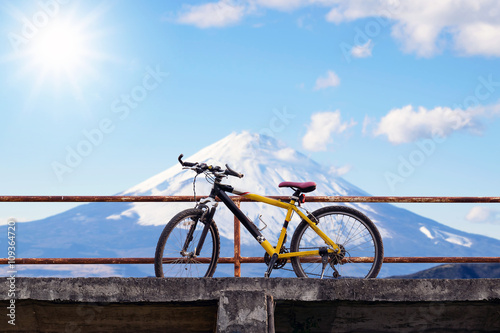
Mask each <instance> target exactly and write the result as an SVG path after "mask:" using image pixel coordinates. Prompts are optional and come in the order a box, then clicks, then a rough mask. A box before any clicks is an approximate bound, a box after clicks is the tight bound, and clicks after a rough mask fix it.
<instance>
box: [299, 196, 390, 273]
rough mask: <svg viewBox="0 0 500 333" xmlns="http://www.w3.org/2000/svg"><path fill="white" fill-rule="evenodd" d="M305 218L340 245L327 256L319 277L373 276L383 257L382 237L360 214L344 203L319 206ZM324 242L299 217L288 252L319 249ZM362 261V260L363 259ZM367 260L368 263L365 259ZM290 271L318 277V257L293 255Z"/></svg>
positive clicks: (319, 267)
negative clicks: (341, 204)
mask: <svg viewBox="0 0 500 333" xmlns="http://www.w3.org/2000/svg"><path fill="white" fill-rule="evenodd" d="M308 218H309V219H310V220H311V221H313V222H315V223H316V224H317V226H318V227H319V228H320V229H321V230H322V231H323V232H324V233H325V234H326V235H327V236H328V237H330V239H331V240H332V241H334V242H335V243H336V244H337V245H338V246H339V248H340V251H338V252H337V253H332V254H330V255H329V258H328V264H327V266H326V268H325V272H324V276H323V278H330V279H331V278H375V277H376V276H377V274H378V272H379V271H380V268H381V266H382V261H383V258H384V247H383V244H382V238H381V237H380V233H379V232H378V230H377V228H376V227H375V225H374V224H373V222H372V221H370V219H369V218H368V217H367V216H366V215H364V214H363V213H361V212H359V211H357V210H355V209H352V208H350V207H345V206H330V207H323V208H320V209H318V210H316V211H314V212H313V213H312V214H311V215H309V216H308ZM321 247H327V248H329V246H327V244H326V243H325V241H324V240H323V239H322V238H321V237H320V236H319V235H318V234H317V233H316V232H315V231H314V230H313V229H312V228H311V227H310V225H309V223H307V222H306V221H304V220H302V222H301V223H300V224H299V226H298V227H297V229H296V230H295V232H294V234H293V237H292V241H291V243H290V251H291V252H299V251H312V250H319V249H320V248H321ZM363 261H364V262H363ZM367 261H368V262H367ZM291 262H292V266H293V270H294V271H295V274H296V275H297V276H298V277H310V278H319V277H320V276H321V272H322V268H323V265H322V263H321V257H319V256H315V257H294V258H292V259H291Z"/></svg>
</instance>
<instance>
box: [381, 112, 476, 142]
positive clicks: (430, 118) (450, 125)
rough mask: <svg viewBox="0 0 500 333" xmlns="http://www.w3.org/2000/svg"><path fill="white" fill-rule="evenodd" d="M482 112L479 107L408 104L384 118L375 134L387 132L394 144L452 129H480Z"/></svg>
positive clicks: (440, 135)
mask: <svg viewBox="0 0 500 333" xmlns="http://www.w3.org/2000/svg"><path fill="white" fill-rule="evenodd" d="M478 115H479V112H478V111H477V110H475V109H468V110H461V109H451V108H448V107H436V108H434V109H431V110H428V109H426V108H424V107H419V108H418V110H415V108H414V107H413V106H411V105H407V106H404V107H402V108H400V109H393V110H391V111H389V113H388V114H387V115H386V116H384V117H383V118H382V119H381V120H380V122H379V124H378V126H377V128H376V129H375V131H374V134H375V135H376V136H378V135H386V136H387V139H388V140H389V141H390V142H392V143H394V144H400V143H406V142H412V141H416V140H418V139H422V138H431V137H435V136H439V137H447V136H449V135H450V134H451V133H452V132H454V131H457V130H461V129H474V130H477V131H479V124H478V122H477V117H478Z"/></svg>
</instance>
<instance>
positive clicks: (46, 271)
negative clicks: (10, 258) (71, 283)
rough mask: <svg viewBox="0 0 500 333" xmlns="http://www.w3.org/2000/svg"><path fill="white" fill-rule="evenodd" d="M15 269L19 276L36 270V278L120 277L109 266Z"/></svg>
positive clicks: (0, 270)
mask: <svg viewBox="0 0 500 333" xmlns="http://www.w3.org/2000/svg"><path fill="white" fill-rule="evenodd" d="M16 269H17V270H18V271H19V275H21V276H30V275H31V274H30V271H31V270H36V271H37V272H36V274H37V276H51V277H67V276H71V277H105V276H106V277H107V276H120V274H118V273H117V272H116V269H115V268H113V267H112V266H111V265H98V264H96V265H88V264H79V265H20V266H17V267H16ZM8 270H9V267H1V268H0V275H2V276H5V275H6V273H7V271H8ZM40 271H43V272H40Z"/></svg>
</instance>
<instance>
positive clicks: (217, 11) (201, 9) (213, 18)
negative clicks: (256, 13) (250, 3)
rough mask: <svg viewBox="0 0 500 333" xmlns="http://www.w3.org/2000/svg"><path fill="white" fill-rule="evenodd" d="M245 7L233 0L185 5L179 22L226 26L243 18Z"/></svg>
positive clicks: (202, 26) (201, 25)
mask: <svg viewBox="0 0 500 333" xmlns="http://www.w3.org/2000/svg"><path fill="white" fill-rule="evenodd" d="M244 14H245V7H244V6H242V5H237V4H235V3H234V2H233V1H231V0H221V1H219V2H210V3H206V4H203V5H198V6H191V5H187V6H185V11H184V12H183V13H181V14H180V15H179V17H178V18H177V22H179V23H182V24H190V25H194V26H197V27H198V28H212V27H225V26H228V25H234V24H236V23H238V22H240V21H241V20H242V19H243V16H244Z"/></svg>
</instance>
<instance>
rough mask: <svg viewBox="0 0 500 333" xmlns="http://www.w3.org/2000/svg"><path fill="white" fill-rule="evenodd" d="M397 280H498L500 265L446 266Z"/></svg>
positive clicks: (400, 277)
mask: <svg viewBox="0 0 500 333" xmlns="http://www.w3.org/2000/svg"><path fill="white" fill-rule="evenodd" d="M392 278H396V279H498V278H500V264H496V263H495V264H446V265H439V266H437V267H432V268H429V269H426V270H423V271H420V272H416V273H413V274H408V275H402V276H394V277H392Z"/></svg>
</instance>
